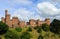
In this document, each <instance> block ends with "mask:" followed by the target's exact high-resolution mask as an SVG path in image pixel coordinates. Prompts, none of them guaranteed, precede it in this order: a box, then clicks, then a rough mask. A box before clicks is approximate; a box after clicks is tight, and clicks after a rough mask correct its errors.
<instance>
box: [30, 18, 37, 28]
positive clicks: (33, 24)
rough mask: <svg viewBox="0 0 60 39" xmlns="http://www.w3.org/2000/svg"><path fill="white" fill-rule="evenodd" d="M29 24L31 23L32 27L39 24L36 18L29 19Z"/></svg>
mask: <svg viewBox="0 0 60 39" xmlns="http://www.w3.org/2000/svg"><path fill="white" fill-rule="evenodd" d="M29 24H30V26H32V27H35V26H37V25H36V20H34V19H30V20H29Z"/></svg>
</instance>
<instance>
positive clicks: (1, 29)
mask: <svg viewBox="0 0 60 39" xmlns="http://www.w3.org/2000/svg"><path fill="white" fill-rule="evenodd" d="M8 29H9V27H8V25H6V24H5V23H3V22H1V21H0V35H3V34H5V33H6V32H7V31H8Z"/></svg>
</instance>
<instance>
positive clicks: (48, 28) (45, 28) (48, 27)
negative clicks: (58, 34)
mask: <svg viewBox="0 0 60 39" xmlns="http://www.w3.org/2000/svg"><path fill="white" fill-rule="evenodd" d="M42 29H43V30H44V31H46V32H47V31H50V26H49V25H47V24H46V23H45V24H42Z"/></svg>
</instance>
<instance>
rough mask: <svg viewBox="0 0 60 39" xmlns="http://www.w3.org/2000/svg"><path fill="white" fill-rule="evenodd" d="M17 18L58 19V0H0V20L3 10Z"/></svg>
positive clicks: (59, 7)
mask: <svg viewBox="0 0 60 39" xmlns="http://www.w3.org/2000/svg"><path fill="white" fill-rule="evenodd" d="M6 9H7V10H8V13H9V14H11V17H13V16H17V17H18V18H19V20H23V21H28V20H29V19H35V20H36V19H40V20H44V19H45V18H50V19H51V20H53V19H60V0H0V20H1V17H4V16H5V10H6Z"/></svg>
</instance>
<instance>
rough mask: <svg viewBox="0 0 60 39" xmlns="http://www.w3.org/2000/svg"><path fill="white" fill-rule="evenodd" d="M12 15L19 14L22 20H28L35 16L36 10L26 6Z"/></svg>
mask: <svg viewBox="0 0 60 39" xmlns="http://www.w3.org/2000/svg"><path fill="white" fill-rule="evenodd" d="M12 16H17V17H19V18H20V20H25V21H28V20H29V18H30V17H33V16H34V12H31V11H29V10H27V9H26V8H20V9H17V10H16V11H15V12H14V13H13V15H12Z"/></svg>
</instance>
